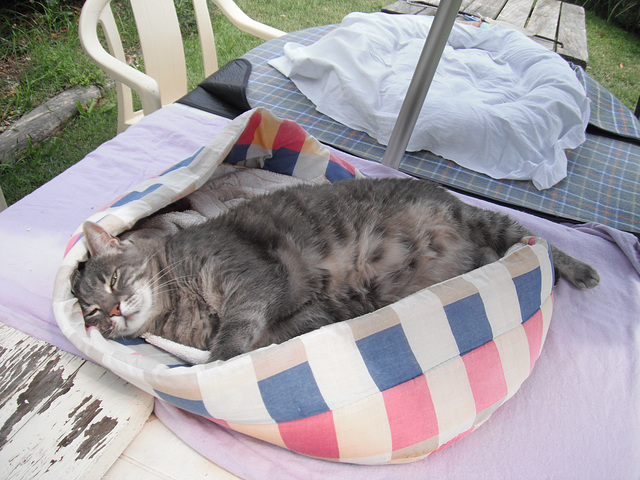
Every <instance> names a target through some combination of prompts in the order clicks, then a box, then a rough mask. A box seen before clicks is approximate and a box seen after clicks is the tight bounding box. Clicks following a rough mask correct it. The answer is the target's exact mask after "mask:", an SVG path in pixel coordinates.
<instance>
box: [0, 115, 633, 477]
mask: <svg viewBox="0 0 640 480" xmlns="http://www.w3.org/2000/svg"><path fill="white" fill-rule="evenodd" d="M226 123H227V120H225V119H222V118H219V117H216V116H214V115H210V114H206V113H203V112H200V111H197V110H193V109H190V108H188V107H184V106H179V105H174V106H169V107H165V108H164V109H162V110H160V111H158V112H156V113H154V114H153V115H150V116H148V117H146V118H145V119H144V120H143V121H142V122H141V123H140V124H139V125H136V126H134V127H131V128H129V129H128V130H127V131H126V132H125V133H123V134H121V135H119V136H118V137H116V138H115V139H114V140H112V141H110V142H107V143H105V144H104V145H102V146H101V147H99V148H98V149H96V151H94V152H92V153H91V154H89V155H88V156H87V157H86V158H85V159H84V160H82V161H81V162H80V163H78V164H77V165H75V166H74V167H72V168H70V169H69V170H67V171H66V172H64V173H63V174H61V175H60V176H58V177H56V178H55V179H53V180H52V181H51V182H49V183H48V184H46V185H44V186H43V187H42V188H40V189H38V190H37V191H36V192H34V193H32V194H31V195H29V196H27V197H25V198H24V199H22V200H21V201H20V202H18V203H16V204H15V205H13V206H11V207H10V208H8V209H7V210H5V211H4V212H1V213H0V321H2V322H3V323H5V324H7V325H10V326H12V327H15V328H18V329H20V330H22V331H24V332H26V333H28V334H30V335H33V336H35V337H37V338H40V339H43V340H45V341H47V342H49V343H52V344H54V345H57V346H59V347H61V348H63V349H65V350H67V351H71V352H74V353H76V351H75V349H74V348H73V347H72V346H71V345H70V343H69V342H68V341H67V340H66V338H65V337H63V336H62V334H61V333H60V331H59V330H58V327H57V325H56V323H55V319H54V317H53V313H52V310H51V289H52V285H53V279H54V276H55V273H56V270H57V268H58V265H59V264H60V259H61V257H62V253H63V252H64V248H65V246H66V244H67V242H68V240H69V238H70V235H71V233H72V232H73V230H74V229H75V228H76V227H77V226H78V225H80V224H81V223H82V221H83V220H84V219H85V218H87V217H88V216H89V215H90V214H91V213H93V212H95V211H96V210H97V209H99V208H100V207H101V206H102V205H104V204H106V203H107V202H109V201H110V200H112V199H113V198H115V197H117V196H118V195H120V194H121V193H123V192H124V191H125V190H126V189H128V188H130V187H133V186H135V185H136V184H138V183H139V182H140V181H142V180H143V179H146V178H148V177H150V176H153V175H155V174H157V173H158V172H160V171H161V170H163V169H164V168H166V167H168V166H170V165H172V164H173V163H175V162H177V161H179V160H182V159H183V158H185V157H187V156H188V155H190V154H191V153H193V152H194V151H195V150H196V149H197V148H198V147H199V146H201V145H203V144H205V143H206V142H207V140H208V139H210V137H211V136H213V134H214V133H215V132H216V131H217V130H219V129H220V128H221V127H222V126H224V125H225V124H226ZM337 154H338V155H339V156H341V157H342V158H345V159H347V160H352V159H351V158H349V156H348V155H345V154H342V153H337ZM353 161H354V163H356V164H357V166H358V167H359V168H360V169H361V170H362V171H364V172H365V173H368V174H370V175H372V176H382V175H387V174H389V172H388V170H386V169H385V168H384V167H381V166H379V165H376V164H369V163H368V162H363V161H358V160H357V159H356V160H353ZM392 173H393V174H397V173H396V172H392ZM463 198H465V200H467V201H469V202H471V203H474V204H477V205H481V206H486V207H487V208H491V209H497V210H501V211H504V212H507V213H509V214H510V215H512V216H513V217H515V218H517V219H518V220H519V221H521V222H522V223H523V224H525V225H526V226H528V227H529V228H530V229H532V230H533V231H534V232H535V233H536V234H538V235H540V236H542V237H545V238H546V239H548V240H549V241H551V242H553V243H555V244H556V245H558V246H559V247H561V248H563V249H565V250H566V251H567V252H568V253H571V254H573V255H575V256H577V257H579V258H581V259H583V260H585V261H587V262H590V263H591V264H592V265H594V266H595V267H596V268H597V269H598V271H599V273H600V275H601V277H602V283H601V285H600V286H599V287H598V288H597V289H595V290H593V291H588V292H580V291H577V290H575V289H574V288H572V287H571V286H570V285H569V284H568V283H566V282H564V281H561V282H560V284H559V285H558V287H557V289H556V296H555V299H556V301H555V309H554V313H553V318H552V321H551V327H550V330H549V333H548V336H547V341H546V343H545V346H544V348H543V350H542V354H541V356H540V359H539V360H538V363H537V364H536V367H535V368H534V370H533V373H532V375H531V377H530V378H529V379H528V380H527V381H526V382H525V383H524V385H523V386H522V388H521V389H520V391H519V392H518V393H516V395H515V396H514V398H512V399H511V400H509V401H508V402H506V403H505V404H504V405H503V406H502V407H501V408H500V409H498V411H497V412H496V413H494V415H493V416H492V418H491V419H490V420H489V421H488V422H487V423H486V424H484V425H483V426H482V427H480V428H479V429H478V430H477V431H475V432H473V433H472V434H470V435H469V436H467V437H466V438H464V439H462V440H460V441H459V442H457V443H456V444H454V445H452V446H450V447H448V448H446V449H445V450H443V451H441V452H438V453H436V454H435V455H433V456H431V457H429V458H427V459H425V460H422V461H419V462H415V463H411V464H407V465H392V466H380V467H365V466H354V465H341V464H333V463H330V462H325V461H320V460H314V459H310V458H306V457H303V456H301V455H297V454H294V453H291V452H288V451H286V450H283V449H280V448H278V447H274V446H271V445H267V444H265V443H262V442H260V441H258V440H254V439H251V438H249V437H246V436H243V435H241V434H238V433H235V432H231V431H228V430H226V429H224V428H222V427H218V426H215V425H212V424H211V423H210V422H209V421H207V420H205V419H202V418H200V417H195V416H192V415H190V414H186V413H184V412H182V411H180V410H177V409H175V408H173V407H169V406H166V405H164V404H162V403H161V402H157V403H156V414H157V415H158V417H159V418H160V419H161V420H162V421H163V422H164V423H165V424H167V426H168V427H169V428H171V429H172V430H173V431H175V432H176V433H177V434H178V436H180V437H181V438H182V439H183V440H184V441H185V442H186V443H188V444H189V445H191V446H192V447H193V448H195V449H196V450H198V451H199V452H201V453H202V454H203V455H205V456H206V457H208V458H210V459H211V460H212V461H214V462H215V463H217V464H219V465H221V466H222V467H224V468H226V469H227V470H229V471H231V472H233V473H236V474H237V475H239V476H241V477H243V478H279V479H286V478H292V479H293V478H300V477H302V476H304V477H305V478H307V479H316V478H318V479H320V478H322V479H327V478H354V479H357V478H367V479H372V480H373V479H376V478H385V479H388V478H390V479H393V478H413V477H420V478H444V479H456V478H491V479H495V478H519V479H525V478H535V479H539V478H550V477H555V478H639V477H640V455H637V452H639V451H640V355H639V354H638V352H640V328H639V322H638V320H639V319H640V274H639V270H640V244H639V243H638V241H637V239H636V238H635V237H634V236H632V235H629V234H626V233H624V232H620V231H617V230H614V229H611V228H607V227H604V226H602V225H598V224H587V225H582V226H579V227H573V228H572V227H568V226H563V225H557V224H554V223H551V222H549V221H546V220H543V219H540V218H537V217H534V216H531V215H527V214H524V213H521V212H517V211H514V210H511V209H508V208H503V207H497V206H495V205H492V204H489V203H487V202H483V201H480V200H476V199H469V198H466V197H463ZM176 460H177V459H176Z"/></svg>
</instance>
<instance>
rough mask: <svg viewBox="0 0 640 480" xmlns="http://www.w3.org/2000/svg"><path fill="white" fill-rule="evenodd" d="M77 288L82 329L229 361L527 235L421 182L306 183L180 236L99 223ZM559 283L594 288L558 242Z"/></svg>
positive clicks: (448, 272) (461, 267) (383, 300)
mask: <svg viewBox="0 0 640 480" xmlns="http://www.w3.org/2000/svg"><path fill="white" fill-rule="evenodd" d="M84 233H85V235H86V239H87V242H88V247H89V251H90V255H91V257H90V260H89V261H88V262H86V264H85V265H84V267H83V268H82V269H81V270H80V271H79V272H78V274H77V275H76V276H75V277H74V279H73V289H74V292H75V294H76V295H77V297H78V299H79V300H80V305H81V306H82V310H83V313H84V316H85V320H86V324H87V325H89V326H91V325H95V326H97V327H98V328H99V329H100V331H101V332H102V333H103V334H104V335H105V336H109V337H116V336H138V335H140V334H142V333H144V332H150V333H152V334H156V335H160V336H162V337H165V338H168V339H171V340H174V341H176V342H179V343H183V344H186V345H190V346H194V347H197V348H200V349H208V350H210V351H211V359H212V360H215V359H228V358H231V357H233V356H235V355H238V354H240V353H244V352H247V351H250V350H252V349H255V348H258V347H261V346H264V345H269V344H271V343H280V342H282V341H285V340H287V339H289V338H292V337H294V336H297V335H300V334H302V333H305V332H308V331H310V330H313V329H316V328H319V327H321V326H323V325H326V324H329V323H333V322H337V321H341V320H345V319H348V318H352V317H355V316H358V315H361V314H364V313H367V312H371V311H373V310H375V309H377V308H380V307H382V306H384V305H387V304H389V303H391V302H394V301H396V300H398V299H400V298H402V297H405V296H407V295H409V294H411V293H414V292H416V291H418V290H419V289H422V288H424V287H427V286H429V285H433V284H435V283H438V282H441V281H443V280H446V279H448V278H451V277H454V276H456V275H460V274H462V273H465V272H468V271H470V270H473V269H475V268H477V267H479V266H482V265H484V264H486V263H489V262H492V261H494V260H496V259H498V258H499V257H500V256H502V255H504V253H505V252H506V251H507V249H508V248H509V247H511V246H512V245H513V244H515V243H517V242H518V241H519V240H520V238H522V237H523V236H526V235H531V232H529V231H528V230H527V229H525V228H524V227H522V226H521V225H519V224H518V223H516V222H514V221H513V220H511V219H510V218H509V217H507V216H504V215H501V214H498V213H495V212H492V211H487V210H482V209H479V208H476V207H473V206H470V205H468V204H465V203H463V202H462V201H460V200H458V199H457V198H456V197H454V196H453V195H451V194H449V193H448V192H447V191H446V190H444V189H443V188H441V187H440V186H438V185H436V184H434V183H432V182H429V181H424V180H411V179H406V180H399V179H381V180H354V181H345V182H339V183H337V184H333V185H300V186H296V187H291V188H287V189H284V190H280V191H277V192H275V193H272V194H270V195H266V196H262V197H257V198H254V199H252V200H249V201H247V202H246V203H244V204H242V205H240V206H238V207H237V208H235V209H234V210H232V211H230V212H229V213H227V214H224V215H222V216H220V217H218V218H215V219H212V220H209V221H207V222H205V223H202V224H200V225H198V226H194V227H190V228H187V229H184V230H182V231H180V232H178V233H176V234H173V235H171V236H166V237H158V238H153V239H144V238H141V239H139V240H126V241H120V240H119V239H117V238H116V237H112V236H110V235H109V234H107V233H106V232H105V231H104V230H102V229H101V228H100V227H98V226H97V225H95V224H91V223H86V224H85V226H84ZM552 252H553V257H554V263H555V267H556V271H557V274H558V276H559V277H563V278H566V279H567V280H568V281H570V282H571V283H572V284H573V285H575V286H576V287H578V288H581V289H582V288H592V287H595V286H596V285H597V284H598V282H599V277H598V274H597V272H596V271H595V270H594V269H593V268H591V267H590V266H589V265H586V264H585V263H582V262H580V261H579V260H576V259H574V258H572V257H570V256H568V255H567V254H565V253H563V252H562V251H560V250H558V249H556V248H554V247H552Z"/></svg>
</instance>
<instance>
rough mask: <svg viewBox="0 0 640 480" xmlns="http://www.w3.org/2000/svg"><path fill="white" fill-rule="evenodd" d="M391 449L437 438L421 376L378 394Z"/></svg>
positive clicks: (434, 417) (432, 408) (429, 398)
mask: <svg viewBox="0 0 640 480" xmlns="http://www.w3.org/2000/svg"><path fill="white" fill-rule="evenodd" d="M382 397H383V398H384V404H385V407H386V409H387V417H388V419H389V427H390V428H391V442H392V446H393V450H399V449H401V448H405V447H408V446H411V445H414V444H416V443H419V442H421V441H423V440H427V439H429V438H431V437H435V436H436V435H438V432H439V430H438V419H437V417H436V411H435V409H434V407H433V401H432V400H431V392H430V391H429V387H428V386H427V380H426V378H425V376H424V375H421V376H419V377H417V378H414V379H413V380H410V381H408V382H405V383H402V384H400V385H398V386H397V387H393V388H390V389H388V390H385V391H384V392H382Z"/></svg>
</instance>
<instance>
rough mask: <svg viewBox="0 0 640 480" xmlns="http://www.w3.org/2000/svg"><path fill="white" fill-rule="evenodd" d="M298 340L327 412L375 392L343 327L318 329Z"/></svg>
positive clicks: (333, 326) (346, 326)
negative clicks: (304, 350)
mask: <svg viewBox="0 0 640 480" xmlns="http://www.w3.org/2000/svg"><path fill="white" fill-rule="evenodd" d="M301 339H302V342H303V344H304V347H305V349H306V352H307V358H308V359H309V366H310V368H311V371H312V372H313V376H314V377H315V380H316V384H317V386H318V389H319V390H320V393H321V394H322V397H323V398H324V401H325V402H326V404H327V406H328V407H329V408H330V409H331V410H335V409H337V408H340V407H343V406H344V405H346V404H349V403H351V402H353V401H355V400H357V399H359V398H363V397H367V396H369V395H374V394H375V393H377V392H378V387H377V386H376V384H375V382H374V381H373V379H372V378H371V376H370V375H369V371H368V369H367V366H366V365H365V363H364V361H363V360H362V356H361V355H360V351H359V350H358V347H357V345H356V343H355V340H354V338H353V335H352V333H351V329H350V328H349V326H348V325H347V324H346V323H344V322H343V323H339V324H334V325H332V326H331V328H322V329H320V330H317V331H316V332H312V333H311V334H308V335H304V336H302V337H301ZM328 351H330V352H331V355H327V352H328Z"/></svg>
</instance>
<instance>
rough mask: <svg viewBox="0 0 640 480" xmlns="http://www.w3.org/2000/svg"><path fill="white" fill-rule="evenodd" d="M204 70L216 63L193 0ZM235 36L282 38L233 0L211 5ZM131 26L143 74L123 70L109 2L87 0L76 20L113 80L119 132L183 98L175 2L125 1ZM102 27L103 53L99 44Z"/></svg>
mask: <svg viewBox="0 0 640 480" xmlns="http://www.w3.org/2000/svg"><path fill="white" fill-rule="evenodd" d="M192 1H193V9H194V14H195V17H196V26H197V29H198V36H199V38H200V47H201V51H202V59H203V65H204V75H205V76H208V75H211V74H212V73H214V72H215V71H216V70H217V69H218V59H217V53H216V47H215V41H214V35H213V29H212V26H211V17H210V13H209V8H208V7H207V0H192ZM213 2H214V3H215V4H216V5H217V6H218V7H219V8H220V10H221V11H222V12H223V13H224V15H225V16H227V17H228V18H229V19H230V20H231V22H232V23H233V24H234V25H235V26H236V27H238V28H239V29H240V30H242V31H245V32H247V33H250V34H252V35H254V36H257V37H259V38H262V39H264V40H269V39H271V38H275V37H278V36H280V35H284V33H285V32H283V31H281V30H277V29H275V28H273V27H270V26H268V25H264V24H262V23H259V22H256V21H255V20H253V19H251V18H250V17H248V16H247V15H246V14H245V13H244V12H243V11H242V10H240V8H239V7H238V6H237V5H236V4H235V3H234V2H233V0H213ZM130 3H131V9H132V11H133V15H134V18H135V22H136V28H137V31H138V37H139V40H140V47H141V49H142V55H143V59H144V68H145V72H144V73H142V72H140V71H139V70H137V69H135V68H133V67H131V66H130V65H128V64H127V62H126V59H125V54H124V48H123V45H122V40H121V38H120V33H119V31H118V27H117V24H116V22H115V18H114V16H113V12H112V10H111V6H110V1H109V0H87V1H86V2H85V5H84V6H83V8H82V13H81V15H80V41H81V43H82V46H83V48H84V49H85V51H86V52H87V54H88V55H89V57H91V59H92V60H93V61H94V62H95V63H96V64H97V65H98V66H99V67H100V68H102V69H103V70H104V71H105V72H106V73H107V74H108V75H109V76H110V77H112V78H113V79H114V80H116V89H117V97H118V132H121V131H123V130H124V129H126V128H127V127H128V126H129V125H131V124H133V123H136V122H137V121H138V120H139V119H140V118H142V117H143V116H144V115H147V114H149V113H151V112H153V111H155V110H157V109H158V108H160V107H161V106H163V105H167V104H169V103H172V102H174V101H176V100H177V99H179V98H180V97H182V96H183V95H185V94H186V93H187V69H186V62H185V55H184V46H183V43H182V35H181V31H180V24H179V21H178V15H177V13H176V8H175V5H174V0H130ZM99 24H100V25H101V26H102V29H103V32H104V35H105V38H106V41H107V48H108V50H109V51H108V52H107V51H106V50H105V49H104V47H103V46H102V44H101V43H100V40H99V37H98V25H99ZM131 89H133V90H135V91H136V92H137V93H138V95H139V96H140V100H141V103H142V110H139V111H135V110H134V108H133V99H132V95H131Z"/></svg>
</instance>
